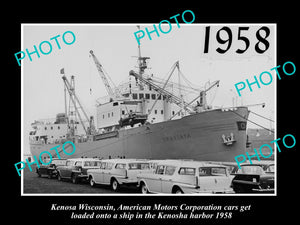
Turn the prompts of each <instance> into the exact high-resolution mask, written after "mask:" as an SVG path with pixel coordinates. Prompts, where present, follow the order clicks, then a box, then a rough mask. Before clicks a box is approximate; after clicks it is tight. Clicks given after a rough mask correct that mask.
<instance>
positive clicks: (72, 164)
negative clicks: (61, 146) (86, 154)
mask: <svg viewBox="0 0 300 225" xmlns="http://www.w3.org/2000/svg"><path fill="white" fill-rule="evenodd" d="M100 162H101V161H100V160H99V159H95V158H75V159H68V160H67V162H66V165H64V166H59V167H57V179H58V180H62V179H71V180H72V182H73V183H74V184H75V183H78V182H79V181H82V180H84V179H87V177H88V175H87V170H88V169H93V168H99V167H100Z"/></svg>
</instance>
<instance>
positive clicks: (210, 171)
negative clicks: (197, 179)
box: [199, 167, 226, 176]
mask: <svg viewBox="0 0 300 225" xmlns="http://www.w3.org/2000/svg"><path fill="white" fill-rule="evenodd" d="M199 176H226V168H225V167H200V168H199Z"/></svg>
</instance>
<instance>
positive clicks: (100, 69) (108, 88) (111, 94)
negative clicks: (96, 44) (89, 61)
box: [90, 50, 120, 100]
mask: <svg viewBox="0 0 300 225" xmlns="http://www.w3.org/2000/svg"><path fill="white" fill-rule="evenodd" d="M90 54H91V56H92V57H93V60H94V62H95V65H96V67H97V70H98V72H99V74H100V77H101V79H102V81H103V84H104V86H105V88H106V91H107V93H108V95H109V97H110V99H111V100H113V99H115V98H118V97H120V94H119V92H118V90H116V92H114V91H113V89H112V87H111V86H110V84H109V82H108V80H107V77H106V76H107V75H106V74H105V72H104V69H103V66H102V65H101V63H100V62H99V60H98V59H97V57H96V56H95V55H94V52H93V50H90Z"/></svg>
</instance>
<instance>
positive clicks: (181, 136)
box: [162, 133, 191, 141]
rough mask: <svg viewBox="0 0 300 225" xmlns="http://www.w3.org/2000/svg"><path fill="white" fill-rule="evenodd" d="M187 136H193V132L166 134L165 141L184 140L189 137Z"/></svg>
mask: <svg viewBox="0 0 300 225" xmlns="http://www.w3.org/2000/svg"><path fill="white" fill-rule="evenodd" d="M187 138H191V134H189V133H184V134H177V135H173V136H166V137H163V138H162V139H163V141H177V140H182V139H187Z"/></svg>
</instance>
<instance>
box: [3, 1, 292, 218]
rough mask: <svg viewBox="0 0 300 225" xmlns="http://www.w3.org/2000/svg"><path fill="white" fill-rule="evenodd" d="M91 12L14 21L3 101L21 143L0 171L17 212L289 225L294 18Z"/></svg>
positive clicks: (195, 11)
mask: <svg viewBox="0 0 300 225" xmlns="http://www.w3.org/2000/svg"><path fill="white" fill-rule="evenodd" d="M104 8H106V7H104ZM104 8H103V7H102V8H101V9H99V10H100V11H103V10H104ZM94 10H95V9H93V10H92V11H91V12H90V13H89V16H88V17H86V18H85V17H84V16H83V15H78V17H77V16H76V15H73V16H71V17H67V14H68V12H66V11H64V10H61V11H60V14H61V15H59V16H57V17H55V19H54V17H53V19H51V16H49V17H45V18H43V16H40V17H39V18H38V17H37V15H36V19H35V16H34V15H32V16H25V17H23V18H22V17H21V16H18V17H16V18H15V19H14V21H15V24H14V26H12V27H13V29H14V36H15V37H14V39H11V40H10V42H11V43H14V44H13V45H8V44H7V46H5V47H6V48H7V49H8V50H7V54H8V55H9V57H8V58H7V62H8V64H9V66H11V67H12V69H11V71H12V72H11V73H13V74H14V76H15V77H14V78H13V80H14V81H12V82H10V84H9V85H11V86H10V87H12V85H14V88H10V92H13V90H17V91H16V92H14V93H13V95H12V96H14V98H15V99H16V100H15V101H14V100H13V99H12V98H10V97H8V93H9V92H7V93H6V96H7V97H6V100H9V101H10V102H14V105H12V107H16V108H15V109H13V113H14V114H15V118H17V120H14V121H12V120H10V122H11V121H12V122H13V123H14V124H15V125H11V126H10V127H11V128H14V129H16V128H17V127H18V128H17V129H18V132H19V135H14V136H11V137H12V138H14V140H13V141H12V144H11V145H13V143H14V142H15V145H16V146H17V141H18V144H19V145H18V147H17V148H15V149H14V151H11V155H10V157H9V159H8V161H7V163H6V164H7V168H9V176H8V177H9V179H10V180H11V182H10V183H11V184H10V188H9V189H10V190H9V192H7V193H9V195H10V196H11V200H10V202H19V204H20V205H22V206H24V205H27V206H28V207H25V208H24V207H23V208H22V210H21V208H20V210H19V211H20V213H22V215H23V213H24V215H26V214H28V213H29V212H31V213H32V212H33V211H35V213H34V214H31V215H32V216H35V215H36V218H43V220H45V221H49V222H52V223H60V224H96V223H97V224H99V223H103V224H106V223H109V224H112V223H113V224H124V223H132V224H141V223H149V224H152V223H156V222H158V223H181V224H193V223H194V224H199V223H203V224H213V223H221V224H234V223H242V222H245V221H261V222H263V223H265V222H267V221H269V222H271V221H276V218H275V217H276V216H278V217H279V216H281V214H283V213H285V215H290V218H294V217H295V216H292V214H293V213H292V212H295V211H296V208H297V206H291V205H290V203H287V202H288V199H290V200H291V199H293V198H295V199H296V197H297V193H294V192H295V182H296V174H297V173H296V165H297V164H296V162H297V152H296V121H297V118H296V115H295V113H296V111H297V107H296V106H297V104H296V99H297V97H296V96H294V95H295V93H296V88H295V85H296V72H297V69H296V67H297V60H296V57H295V51H296V49H295V46H296V45H297V43H296V42H294V40H295V33H293V32H292V30H293V29H295V25H293V24H294V23H295V21H293V20H292V18H294V17H291V21H289V23H287V22H286V21H285V20H283V19H281V18H279V17H276V16H274V17H273V18H272V17H269V18H268V17H267V16H265V17H256V18H254V17H251V18H253V19H251V18H250V17H246V16H245V17H243V16H239V17H238V16H237V15H241V12H237V14H236V16H234V15H233V16H231V17H230V16H228V15H227V17H226V16H224V17H222V16H221V15H222V14H217V13H215V14H214V16H213V15H210V16H204V14H202V10H203V9H202V10H200V9H199V8H193V7H175V6H172V7H170V8H169V9H168V10H165V11H164V10H163V11H158V10H157V11H151V10H149V12H148V11H147V10H146V9H145V11H144V14H143V13H141V12H142V11H138V10H134V11H135V12H136V14H131V13H129V11H128V13H124V14H122V13H120V14H118V13H116V12H117V11H116V12H115V14H107V13H108V12H112V11H110V10H109V9H108V8H106V11H107V12H106V13H104V12H103V14H93V13H94ZM154 12H156V15H155V13H154ZM211 12H213V11H211ZM106 15H107V16H106ZM289 32H290V33H289ZM10 46H12V47H10ZM6 84H8V82H7V83H6ZM10 105H11V103H10ZM7 110H10V108H9V107H8V108H7ZM7 114H9V113H8V112H7ZM10 118H12V117H10ZM7 121H9V120H8V119H7ZM293 193H294V194H295V196H294V197H291V195H292V194H293ZM283 205H285V208H284V209H283ZM33 207H34V210H33ZM12 210H13V208H12V207H11V206H9V207H7V209H6V211H7V212H11V211H12ZM288 212H290V214H288ZM272 213H273V215H271V214H272ZM271 217H272V218H271ZM285 217H286V216H285ZM13 221H15V222H17V221H19V219H18V218H14V219H13Z"/></svg>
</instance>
